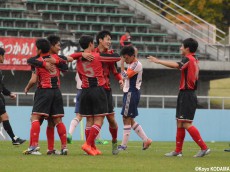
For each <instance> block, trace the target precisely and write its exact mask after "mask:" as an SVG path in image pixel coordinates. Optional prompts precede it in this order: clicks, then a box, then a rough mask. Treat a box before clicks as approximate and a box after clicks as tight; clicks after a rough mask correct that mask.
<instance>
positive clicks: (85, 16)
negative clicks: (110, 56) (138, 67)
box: [0, 0, 180, 58]
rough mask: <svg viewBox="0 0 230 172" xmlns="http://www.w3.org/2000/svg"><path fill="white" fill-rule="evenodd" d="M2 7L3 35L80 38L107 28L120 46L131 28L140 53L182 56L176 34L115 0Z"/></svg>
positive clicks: (22, 1) (29, 0)
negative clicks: (53, 34)
mask: <svg viewBox="0 0 230 172" xmlns="http://www.w3.org/2000/svg"><path fill="white" fill-rule="evenodd" d="M0 11H1V16H0V35H1V36H19V37H20V36H23V37H45V36H47V35H49V34H52V33H57V34H59V35H60V36H61V37H63V38H65V39H71V40H73V36H74V38H75V39H76V40H78V39H79V36H80V35H82V34H91V35H95V34H96V33H97V32H98V31H100V30H102V29H105V30H110V31H111V32H112V34H113V40H114V42H113V47H112V48H113V49H119V48H120V45H119V39H120V37H121V35H122V34H124V32H125V30H129V31H130V32H131V36H132V41H133V44H134V45H135V46H136V47H137V48H138V49H139V55H140V56H142V57H144V56H146V55H147V54H157V55H159V56H160V57H162V58H164V57H165V58H166V57H167V58H170V57H172V58H178V57H180V54H179V51H178V50H179V46H180V43H179V42H178V39H177V37H176V36H175V35H174V34H169V33H167V31H166V30H164V29H163V28H161V26H160V25H159V24H152V23H151V22H150V21H148V20H147V19H146V18H145V17H144V16H143V15H140V14H136V13H135V11H130V10H129V8H128V7H127V6H124V5H119V4H117V3H116V2H115V1H111V0H87V1H83V0H65V1H61V0H42V1H40V0H14V1H8V2H5V4H4V3H3V4H2V5H1V8H0ZM148 52H149V53H148Z"/></svg>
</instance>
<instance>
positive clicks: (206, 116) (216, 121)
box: [6, 106, 230, 141]
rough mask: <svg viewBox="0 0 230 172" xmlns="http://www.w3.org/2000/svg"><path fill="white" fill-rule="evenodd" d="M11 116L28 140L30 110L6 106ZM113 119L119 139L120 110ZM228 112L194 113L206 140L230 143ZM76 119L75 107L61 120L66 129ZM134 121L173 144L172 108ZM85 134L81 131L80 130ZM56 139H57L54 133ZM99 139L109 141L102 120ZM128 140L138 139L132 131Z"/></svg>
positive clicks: (43, 136)
mask: <svg viewBox="0 0 230 172" xmlns="http://www.w3.org/2000/svg"><path fill="white" fill-rule="evenodd" d="M6 108H7V112H8V114H9V116H10V123H11V125H12V127H13V130H14V132H15V134H16V135H18V136H20V137H22V138H25V139H27V140H28V139H29V132H30V113H31V110H32V107H15V106H7V107H6ZM115 112H116V119H117V122H118V126H119V133H118V139H119V140H122V132H123V122H122V117H121V115H120V112H121V109H120V108H116V109H115ZM229 114H230V110H200V109H199V110H197V113H196V117H195V120H194V125H195V126H196V127H197V128H198V129H199V130H200V133H201V135H202V137H203V139H204V140H205V141H230V133H229V131H230V125H229V121H230V115H229ZM74 116H75V114H74V108H65V117H64V118H63V121H64V123H65V125H66V128H67V130H68V129H69V124H70V121H71V120H72V118H73V117H74ZM136 121H137V122H138V123H139V124H141V125H142V127H143V129H144V130H145V132H146V134H147V135H148V137H150V138H152V139H153V140H154V141H174V140H175V134H176V125H175V124H176V121H175V109H141V108H140V109H139V116H138V117H137V118H136ZM46 125H47V123H46V121H45V122H44V123H43V125H42V127H41V133H40V140H46V134H45V133H46V132H45V130H46ZM80 128H81V127H80V126H78V127H77V129H76V131H75V133H74V136H73V139H74V140H79V139H80V138H81V137H80V133H81V131H80ZM83 131H84V130H83ZM55 133H56V136H55V139H56V140H59V137H58V135H57V132H55ZM101 135H102V137H103V138H104V139H107V140H110V139H111V136H110V133H109V130H108V122H107V121H105V122H104V125H103V127H102V133H101ZM130 140H140V139H139V138H138V137H137V135H136V134H135V132H133V131H132V134H131V137H130ZM185 140H186V141H191V137H190V136H189V134H188V133H187V134H186V139H185Z"/></svg>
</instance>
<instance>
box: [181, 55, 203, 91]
mask: <svg viewBox="0 0 230 172" xmlns="http://www.w3.org/2000/svg"><path fill="white" fill-rule="evenodd" d="M178 64H179V68H180V70H181V79H180V88H179V90H196V89H197V83H198V77H199V66H198V59H197V58H196V57H195V56H194V54H188V55H187V56H185V57H183V58H182V60H181V61H180V62H178Z"/></svg>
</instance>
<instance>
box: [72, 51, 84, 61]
mask: <svg viewBox="0 0 230 172" xmlns="http://www.w3.org/2000/svg"><path fill="white" fill-rule="evenodd" d="M70 57H72V58H73V59H74V60H77V59H79V58H80V57H82V52H77V53H73V54H71V55H70Z"/></svg>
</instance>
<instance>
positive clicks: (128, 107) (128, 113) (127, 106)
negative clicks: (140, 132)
mask: <svg viewBox="0 0 230 172" xmlns="http://www.w3.org/2000/svg"><path fill="white" fill-rule="evenodd" d="M139 101H140V91H139V90H137V91H132V92H127V93H124V95H123V105H122V111H121V115H123V116H124V117H131V118H135V117H136V116H138V110H137V107H138V104H139Z"/></svg>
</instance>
